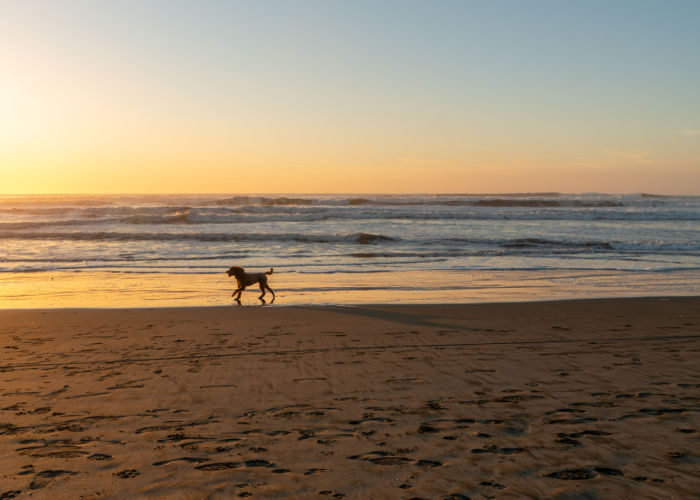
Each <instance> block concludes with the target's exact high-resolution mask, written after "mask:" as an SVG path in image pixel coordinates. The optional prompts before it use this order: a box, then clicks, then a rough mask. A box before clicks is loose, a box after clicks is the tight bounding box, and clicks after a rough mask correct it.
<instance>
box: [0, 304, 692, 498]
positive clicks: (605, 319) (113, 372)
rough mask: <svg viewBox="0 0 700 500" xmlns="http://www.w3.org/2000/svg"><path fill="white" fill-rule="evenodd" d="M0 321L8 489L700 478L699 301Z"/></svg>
mask: <svg viewBox="0 0 700 500" xmlns="http://www.w3.org/2000/svg"><path fill="white" fill-rule="evenodd" d="M0 325H1V326H0V340H1V341H0V346H1V347H2V353H3V357H2V360H1V362H0V498H12V497H13V496H15V494H16V496H18V497H24V496H26V495H31V496H32V497H36V498H52V499H53V498H138V497H145V498H149V497H150V498H231V497H247V496H251V497H254V498H287V497H288V498H373V499H374V498H392V499H393V498H467V497H469V498H474V499H477V498H562V499H563V498H583V499H593V498H614V497H617V498H698V492H700V452H699V450H700V354H699V353H700V351H699V350H700V298H672V299H651V298H645V299H620V300H584V301H571V302H541V303H529V304H528V303H520V304H486V305H483V304H482V305H445V306H432V305H431V306H410V307H408V306H360V307H288V308H275V307H226V308H223V307H222V308H180V309H133V310H118V309H111V310H15V311H12V310H5V311H0Z"/></svg>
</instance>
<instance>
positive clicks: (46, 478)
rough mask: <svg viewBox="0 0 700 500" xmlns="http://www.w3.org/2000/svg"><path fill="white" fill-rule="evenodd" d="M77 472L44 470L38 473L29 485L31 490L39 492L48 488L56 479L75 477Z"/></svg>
mask: <svg viewBox="0 0 700 500" xmlns="http://www.w3.org/2000/svg"><path fill="white" fill-rule="evenodd" d="M76 474H77V472H73V471H70V470H42V471H41V472H37V473H36V475H35V476H34V479H33V480H32V482H31V483H30V484H29V489H30V490H38V489H41V488H44V487H45V486H47V485H48V484H49V483H50V482H51V481H52V480H53V479H54V478H57V477H60V476H74V475H76Z"/></svg>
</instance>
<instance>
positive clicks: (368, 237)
mask: <svg viewBox="0 0 700 500" xmlns="http://www.w3.org/2000/svg"><path fill="white" fill-rule="evenodd" d="M3 239H4V240H8V239H14V240H69V241H209V242H243V241H261V242H262V241H296V242H301V243H359V244H362V245H368V244H372V243H379V242H389V241H396V238H393V237H390V236H384V235H381V234H370V233H353V234H318V235H315V234H301V233H282V234H280V233H146V232H138V233H132V232H118V231H94V232H87V231H80V232H48V231H46V232H43V231H42V232H14V231H4V232H2V231H0V240H3Z"/></svg>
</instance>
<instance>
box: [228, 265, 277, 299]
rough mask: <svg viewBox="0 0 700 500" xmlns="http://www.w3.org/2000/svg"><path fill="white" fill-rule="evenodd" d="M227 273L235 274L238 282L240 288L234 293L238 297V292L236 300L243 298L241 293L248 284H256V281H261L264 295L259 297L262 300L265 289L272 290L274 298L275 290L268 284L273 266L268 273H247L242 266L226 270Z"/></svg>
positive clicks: (261, 289)
mask: <svg viewBox="0 0 700 500" xmlns="http://www.w3.org/2000/svg"><path fill="white" fill-rule="evenodd" d="M226 274H228V275H229V276H234V277H235V278H236V282H237V283H238V288H237V289H236V290H235V291H234V292H233V294H232V296H233V297H236V294H238V297H236V299H235V300H236V301H240V300H241V294H242V293H243V290H245V288H246V287H247V286H250V285H254V284H255V283H260V291H261V292H262V295H260V297H258V298H259V299H260V300H263V297H264V296H265V289H268V290H269V291H270V293H271V294H272V299H273V300H274V298H275V292H273V291H272V288H270V287H269V286H268V285H267V277H268V276H269V275H270V274H272V268H270V270H269V271H267V272H266V273H247V272H245V269H243V268H242V267H237V266H233V267H230V268H229V270H228V271H226Z"/></svg>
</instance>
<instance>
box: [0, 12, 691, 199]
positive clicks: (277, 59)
mask: <svg viewBox="0 0 700 500" xmlns="http://www.w3.org/2000/svg"><path fill="white" fill-rule="evenodd" d="M698 54H700V2H698V1H695V0H673V1H668V2H666V1H646V0H616V1H613V2H611V1H609V0H605V1H600V0H585V1H584V0H581V1H558V0H532V1H520V0H494V1H488V2H486V1H476V0H475V1H469V0H460V1H448V0H445V1H411V0H371V1H370V0H353V1H325V0H297V1H287V0H278V1H269V0H251V1H233V0H231V1H155V0H145V1H126V0H122V1H116V0H115V1H108V0H105V1H90V0H85V1H75V0H73V1H71V0H67V1H63V2H58V1H48V0H47V1H33V0H27V1H13V0H6V1H3V2H1V3H0V68H1V71H0V75H1V76H0V194H20V193H185V192H187V193H245V192H254V193H319V192H343V193H351V192H356V193H372V192H384V193H393V192H396V193H406V192H420V193H440V192H442V193H458V192H459V193H477V192H480V193H484V192H526V191H529V192H533V191H560V192H590V191H598V192H624V193H628V192H654V193H666V194H700V57H699V56H698Z"/></svg>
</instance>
